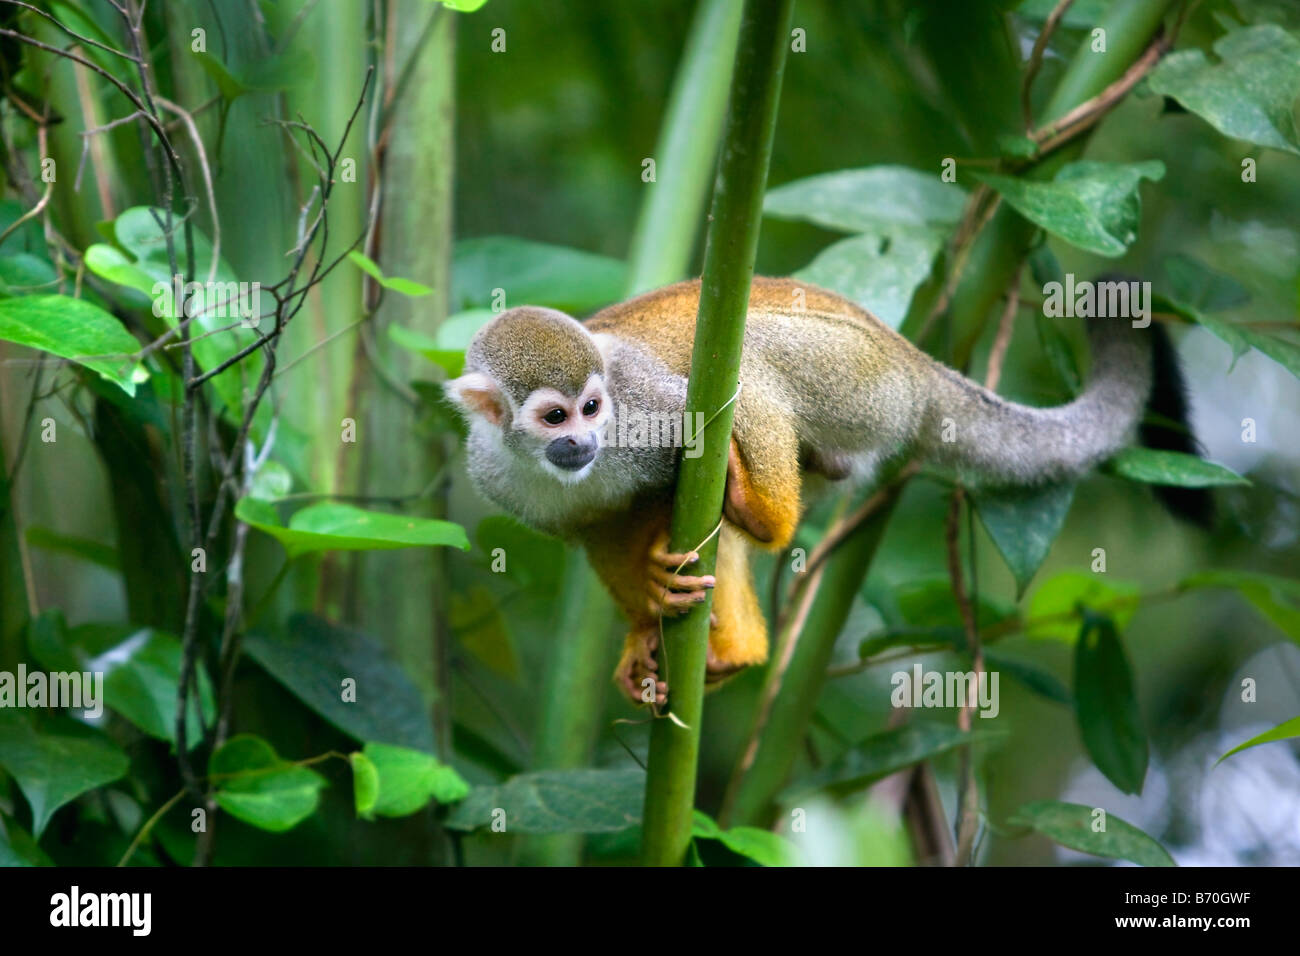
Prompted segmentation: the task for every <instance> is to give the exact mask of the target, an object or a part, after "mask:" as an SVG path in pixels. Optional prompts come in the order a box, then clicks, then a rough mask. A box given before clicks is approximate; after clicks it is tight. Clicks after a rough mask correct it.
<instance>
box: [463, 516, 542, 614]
mask: <svg viewBox="0 0 1300 956" xmlns="http://www.w3.org/2000/svg"><path fill="white" fill-rule="evenodd" d="M474 537H475V538H476V539H477V540H478V546H479V550H480V551H482V552H483V554H484V555H485V556H486V557H487V559H488V562H489V567H491V569H492V570H493V571H497V570H498V569H499V568H502V567H503V568H504V571H503V573H504V574H505V575H506V576H507V577H509V578H510V579H511V580H512V581H515V582H517V583H518V584H519V585H521V586H522V587H525V588H528V589H530V590H533V591H538V592H541V593H549V594H555V593H557V591H558V590H559V587H560V578H561V577H562V576H563V574H564V545H563V544H562V543H561V542H560V541H559V539H557V538H551V537H548V536H547V535H544V534H540V533H539V532H537V531H534V530H533V529H532V528H529V527H527V526H526V525H523V524H520V523H519V522H518V521H516V520H515V519H514V518H511V517H509V516H507V515H489V516H488V517H486V518H484V519H483V520H482V521H480V522H479V524H478V528H476V529H475V531H474ZM497 549H500V552H499V553H498V550H497Z"/></svg>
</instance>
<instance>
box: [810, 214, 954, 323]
mask: <svg viewBox="0 0 1300 956" xmlns="http://www.w3.org/2000/svg"><path fill="white" fill-rule="evenodd" d="M942 247H943V237H942V235H941V234H940V233H939V232H937V231H934V230H929V229H925V228H916V227H908V228H902V227H899V228H895V229H892V230H878V231H872V232H870V233H867V234H864V235H860V236H853V237H852V238H851V239H842V240H840V241H839V242H837V243H835V244H834V245H832V246H829V247H827V248H826V249H823V250H822V251H821V252H819V253H818V254H817V257H816V258H815V259H813V261H812V262H810V263H809V264H808V265H807V266H805V267H804V268H802V269H800V270H799V271H798V272H796V273H795V274H794V276H793V277H794V278H795V279H799V280H801V281H805V282H811V283H812V284H814V285H819V286H823V287H825V288H827V289H830V290H832V291H834V292H838V293H839V294H840V295H842V296H844V297H845V298H848V299H852V300H853V301H854V302H856V303H858V305H860V306H862V307H863V308H864V309H867V310H868V311H869V312H871V313H873V314H874V315H876V316H877V317H878V318H879V319H880V320H881V321H882V322H884V323H885V324H886V325H888V326H890V327H891V328H898V326H899V325H900V324H901V323H902V321H903V318H904V317H905V316H906V315H907V309H908V307H909V306H910V305H911V303H912V294H913V293H914V292H915V291H916V288H917V286H919V285H920V284H921V283H922V282H924V281H925V280H926V278H927V277H928V276H929V275H930V269H931V267H932V265H933V263H934V257H935V255H937V254H938V252H939V250H940V249H941V248H942Z"/></svg>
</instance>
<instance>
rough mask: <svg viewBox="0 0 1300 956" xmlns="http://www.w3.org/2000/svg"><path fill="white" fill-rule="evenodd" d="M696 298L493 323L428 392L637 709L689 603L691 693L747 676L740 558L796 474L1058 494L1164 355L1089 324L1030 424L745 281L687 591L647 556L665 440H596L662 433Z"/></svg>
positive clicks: (789, 526)
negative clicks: (592, 624)
mask: <svg viewBox="0 0 1300 956" xmlns="http://www.w3.org/2000/svg"><path fill="white" fill-rule="evenodd" d="M699 298H700V283H699V281H698V280H697V281H692V282H681V283H678V284H676V285H671V286H668V287H666V288H663V289H659V290H657V291H654V292H649V293H646V294H644V295H640V296H637V297H636V298H634V299H631V300H629V301H627V302H622V303H619V304H617V305H612V306H610V307H608V308H606V309H604V310H602V311H601V312H598V313H597V314H596V315H594V316H592V317H591V318H590V319H588V320H587V321H586V322H585V323H580V322H578V321H576V320H574V319H573V318H570V317H569V316H567V315H565V314H564V313H562V312H557V311H554V310H552V309H544V308H534V307H529V306H524V307H520V308H514V309H510V310H509V311H506V312H503V313H501V314H500V315H498V316H496V317H495V318H493V319H492V320H491V321H490V322H488V323H487V324H486V325H485V326H483V328H481V329H480V330H479V332H478V333H477V334H476V335H475V336H474V339H473V341H472V342H471V343H470V346H469V349H468V350H467V352H466V354H465V371H464V374H463V375H461V377H459V378H457V379H455V380H453V381H451V382H448V383H447V386H446V390H447V394H448V395H449V397H450V398H451V400H452V401H453V402H455V403H456V404H457V405H459V407H460V408H461V409H462V410H463V412H464V414H465V416H466V418H467V419H468V421H469V437H468V442H467V451H468V465H469V474H470V477H471V479H472V480H473V482H474V484H475V485H476V486H477V487H478V489H479V490H480V491H481V492H482V493H483V494H485V495H486V496H487V497H488V498H490V499H491V500H492V501H494V502H496V503H497V504H499V505H500V506H501V507H503V508H505V509H506V510H507V511H508V512H510V513H511V514H513V515H515V516H516V517H518V518H519V519H521V520H522V521H524V522H525V523H527V524H529V525H531V526H533V527H535V528H537V529H539V530H541V531H544V532H547V533H549V534H554V535H557V536H560V537H562V538H565V539H568V540H570V541H574V542H577V543H580V544H581V545H582V546H583V547H585V548H586V550H587V553H588V556H589V557H590V559H591V564H592V567H593V568H595V569H596V571H597V573H598V574H599V575H600V576H601V578H602V580H603V581H604V583H605V584H606V586H607V587H608V588H609V590H610V592H611V593H612V594H613V596H614V598H615V600H616V601H617V603H618V604H619V605H620V607H621V608H622V610H623V611H624V613H625V614H626V615H627V617H628V618H629V619H630V621H631V623H632V628H631V631H630V632H629V634H628V636H627V639H626V642H625V646H624V650H623V656H622V660H621V661H620V663H619V665H618V668H617V670H616V672H615V680H616V682H617V683H618V685H619V686H620V687H621V689H622V690H623V691H624V692H625V693H626V694H627V695H628V696H629V697H630V698H631V699H632V700H633V701H634V702H638V703H639V702H642V701H647V702H648V698H649V696H650V695H649V692H648V688H649V687H650V686H651V683H650V681H647V680H646V678H651V679H653V681H654V688H655V695H654V697H655V700H656V702H659V703H662V702H663V701H665V700H666V695H667V690H668V688H667V686H666V684H665V683H664V682H663V681H661V680H658V679H657V674H656V671H657V663H656V656H655V655H656V651H657V647H658V640H659V618H660V616H662V615H664V614H677V613H684V611H685V610H687V609H689V608H690V607H692V606H694V605H696V604H699V603H701V602H703V601H704V600H705V599H706V591H707V590H709V589H713V617H712V619H711V627H710V632H709V655H708V679H709V681H710V682H712V683H716V682H718V681H720V680H722V679H724V678H725V677H727V676H729V675H731V674H733V673H735V672H736V671H738V670H739V669H741V668H743V667H745V666H747V665H750V664H757V663H761V662H762V661H764V660H765V659H766V657H767V629H766V625H765V622H764V619H763V615H762V613H761V611H760V609H759V604H758V599H757V597H756V596H755V593H754V587H753V582H752V579H751V576H750V572H749V567H748V552H749V549H750V548H751V547H752V546H758V547H762V548H767V549H771V550H781V549H783V548H785V547H786V546H787V545H788V544H789V542H790V539H791V537H792V536H793V534H794V531H795V525H796V524H797V523H798V521H799V516H800V488H801V484H802V477H803V475H804V474H805V473H816V474H820V475H822V476H824V477H825V478H827V479H830V480H842V479H851V480H853V481H857V482H863V483H865V482H870V481H871V480H872V478H873V476H874V475H876V474H877V472H878V471H879V469H880V467H881V466H882V465H884V464H886V463H888V462H890V461H893V460H896V459H900V458H901V457H902V456H908V457H916V458H919V459H920V460H921V461H922V462H923V463H925V464H927V465H929V466H930V467H931V468H933V469H936V470H938V471H940V472H943V473H946V474H948V475H950V476H952V477H954V478H957V479H959V480H960V481H962V482H963V483H964V484H966V485H968V486H975V487H979V486H985V487H988V486H1000V485H1032V484H1039V483H1044V482H1050V481H1056V480H1061V479H1066V478H1071V477H1076V476H1079V475H1081V474H1083V473H1084V472H1086V471H1087V470H1088V469H1090V468H1092V467H1093V466H1094V465H1096V464H1098V463H1099V462H1101V461H1103V460H1104V459H1106V458H1107V457H1109V456H1110V455H1112V454H1114V453H1115V452H1116V451H1118V450H1119V449H1120V448H1122V447H1123V446H1124V445H1125V444H1126V442H1127V439H1128V437H1129V435H1130V433H1131V432H1133V430H1134V428H1135V426H1136V425H1137V423H1138V422H1139V420H1140V419H1141V417H1142V414H1143V407H1144V405H1145V403H1146V401H1147V396H1148V393H1149V392H1150V391H1151V383H1152V379H1153V351H1154V353H1155V355H1156V357H1157V359H1161V360H1163V361H1165V362H1168V361H1171V360H1172V352H1171V351H1170V349H1169V348H1168V345H1167V343H1165V344H1164V345H1163V346H1161V345H1159V344H1153V343H1154V342H1155V341H1156V339H1157V338H1158V336H1159V335H1160V334H1162V333H1160V332H1159V329H1158V327H1151V328H1148V329H1135V328H1133V327H1131V324H1130V322H1129V321H1128V320H1126V319H1118V318H1110V319H1094V320H1091V321H1089V322H1088V332H1089V339H1090V344H1091V348H1092V357H1093V361H1092V375H1091V377H1090V380H1089V382H1088V385H1087V388H1086V389H1085V390H1084V392H1083V393H1082V394H1081V395H1079V397H1078V398H1076V399H1075V400H1074V401H1072V402H1070V403H1069V404H1067V405H1063V406H1060V407H1058V408H1033V407H1030V406H1026V405H1019V404H1016V403H1014V402H1009V401H1006V400H1005V399H1003V398H1001V397H999V396H998V395H997V394H995V393H993V392H991V391H989V390H988V389H986V388H984V387H983V386H980V385H978V384H976V383H975V382H973V381H971V380H970V379H968V378H966V377H965V376H963V375H961V374H959V373H958V372H956V371H954V370H953V369H951V368H948V367H947V366H945V365H943V364H941V363H940V362H937V361H935V360H934V359H932V358H931V357H930V356H929V355H927V354H925V353H924V352H922V351H921V350H920V349H918V348H916V347H915V346H914V345H912V343H911V342H909V341H908V340H907V339H905V338H903V336H901V335H899V334H898V333H897V332H895V331H894V330H893V329H891V328H889V327H888V326H886V325H884V324H883V323H882V322H880V321H879V320H878V319H877V318H876V317H875V316H873V315H871V313H869V312H867V311H866V310H865V309H862V308H860V307H859V306H857V305H856V304H854V303H852V302H850V301H848V300H847V299H844V298H842V297H841V296H839V295H836V294H834V293H832V292H828V291H826V290H823V289H818V288H815V287H811V286H808V285H807V284H805V283H799V282H795V281H794V280H789V279H766V278H756V279H755V280H754V283H753V286H752V288H751V291H750V297H749V312H748V319H747V322H746V328H745V340H744V350H743V353H742V357H741V365H740V380H741V383H742V387H741V391H740V395H739V398H738V399H737V402H736V409H735V424H734V429H733V432H732V440H731V452H730V459H729V462H728V471H727V488H726V497H725V506H724V516H725V520H724V522H723V527H722V531H721V536H720V540H719V544H718V561H717V573H716V578H715V577H714V576H712V575H710V576H693V575H691V574H690V573H689V563H690V561H691V560H693V559H694V558H695V557H696V556H694V555H685V554H671V553H669V552H668V550H667V542H668V534H667V529H668V524H669V519H670V510H671V505H672V495H673V486H674V482H675V479H676V473H677V459H678V454H679V452H680V449H679V448H678V447H674V444H680V442H676V443H674V442H671V441H669V442H664V441H655V440H654V438H655V437H656V435H655V433H654V432H653V431H647V430H645V429H641V430H640V431H639V432H638V433H637V434H636V436H635V437H636V438H637V439H638V440H624V441H617V440H615V441H610V440H609V439H610V438H611V437H612V438H616V439H617V438H619V437H627V436H629V435H630V434H631V429H630V428H629V429H621V428H619V427H617V424H616V423H617V419H619V418H620V417H621V418H624V419H627V420H629V421H635V422H636V423H638V425H642V426H643V425H644V424H645V423H647V422H648V423H665V422H674V421H675V422H676V423H677V427H678V428H679V429H680V428H681V426H682V422H683V415H684V413H685V412H686V411H687V409H686V407H685V403H686V379H687V375H688V373H689V370H690V364H691V348H692V344H693V339H694V332H695V318H696V312H697V310H698V306H699ZM1162 357H1163V358H1162ZM1156 371H1159V370H1158V369H1157V370H1156ZM1172 374H1173V375H1174V378H1175V379H1177V377H1178V373H1177V370H1176V369H1175V370H1174V371H1173V373H1172ZM1178 382H1179V385H1178V389H1177V390H1178V392H1179V393H1178V395H1177V396H1176V397H1177V399H1178V402H1179V403H1181V402H1182V395H1181V380H1180V379H1178ZM1180 408H1182V406H1181V404H1180ZM1184 410H1185V409H1184ZM693 411H699V412H704V413H709V414H711V413H712V411H713V410H712V409H700V410H693ZM699 417H700V418H702V417H703V416H699ZM611 419H614V420H615V421H611ZM696 420H697V419H696V417H695V416H692V421H696ZM696 431H698V426H696ZM620 433H621V435H620ZM647 434H648V437H649V439H650V440H640V439H645V438H647ZM681 434H682V432H681V431H678V432H676V435H677V436H678V437H680V435H681ZM685 434H686V436H687V438H688V439H689V438H690V436H691V435H692V434H693V432H692V429H690V428H687V429H685ZM659 437H662V431H660V432H659ZM1166 447H1169V446H1168V445H1166ZM688 453H689V451H688ZM684 562H685V563H686V565H687V567H686V568H685V569H683V570H684V572H685V573H683V574H680V575H679V574H675V573H674V572H675V571H676V569H677V568H678V567H679V566H680V565H682V564H683V563H684ZM715 585H716V586H715ZM643 681H644V682H645V683H644V684H643ZM643 686H644V687H646V688H647V691H646V693H645V694H644V696H643V694H642V687H643Z"/></svg>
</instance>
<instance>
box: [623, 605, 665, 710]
mask: <svg viewBox="0 0 1300 956" xmlns="http://www.w3.org/2000/svg"><path fill="white" fill-rule="evenodd" d="M658 649H659V626H658V624H657V623H656V624H655V625H653V626H651V627H645V628H641V629H640V630H634V631H632V632H631V633H630V634H628V636H627V640H626V641H624V642H623V656H622V657H621V658H620V659H619V662H618V667H616V668H615V669H614V683H616V684H617V685H618V689H619V690H621V691H622V692H623V693H624V694H626V695H627V697H628V699H629V700H631V701H632V703H634V704H638V705H640V704H662V703H665V702H666V701H667V700H668V684H667V683H666V682H664V681H661V680H659V674H658V671H659V661H658V660H657V659H656V657H655V652H656V651H657V650H658Z"/></svg>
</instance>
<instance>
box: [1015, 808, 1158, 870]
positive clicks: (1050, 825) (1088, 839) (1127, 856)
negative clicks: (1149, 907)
mask: <svg viewBox="0 0 1300 956" xmlns="http://www.w3.org/2000/svg"><path fill="white" fill-rule="evenodd" d="M1008 822H1009V823H1012V824H1016V825H1018V826H1026V827H1032V828H1033V829H1034V830H1037V831H1038V832H1039V833H1041V834H1043V836H1045V837H1047V838H1048V839H1049V840H1052V841H1054V842H1056V843H1059V844H1061V846H1068V847H1069V848H1070V849H1072V850H1078V851H1080V852H1081V853H1091V854H1092V855H1093V856H1102V857H1106V858H1107V859H1112V860H1128V861H1130V862H1132V863H1138V864H1140V865H1142V866H1177V865H1178V864H1176V863H1175V862H1174V858H1173V857H1171V856H1170V855H1169V851H1168V850H1166V849H1165V848H1164V847H1163V846H1161V845H1160V844H1159V843H1158V842H1157V841H1156V840H1154V839H1152V838H1151V837H1149V836H1147V835H1146V834H1145V833H1143V832H1142V831H1141V830H1139V829H1138V828H1137V827H1135V826H1133V824H1131V823H1125V822H1124V821H1123V820H1121V819H1120V818H1119V817H1117V816H1115V815H1114V814H1112V813H1107V814H1106V816H1105V830H1103V831H1101V832H1098V831H1097V830H1095V829H1094V826H1100V825H1101V823H1100V822H1099V818H1098V817H1097V816H1096V815H1095V814H1094V808H1093V807H1085V806H1082V805H1080V804H1077V803H1059V802H1057V801H1055V800H1035V801H1034V802H1032V803H1026V804H1025V805H1024V806H1022V807H1021V808H1020V809H1019V810H1017V811H1016V812H1015V813H1014V814H1013V815H1012V817H1011V819H1010V820H1009V821H1008Z"/></svg>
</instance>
